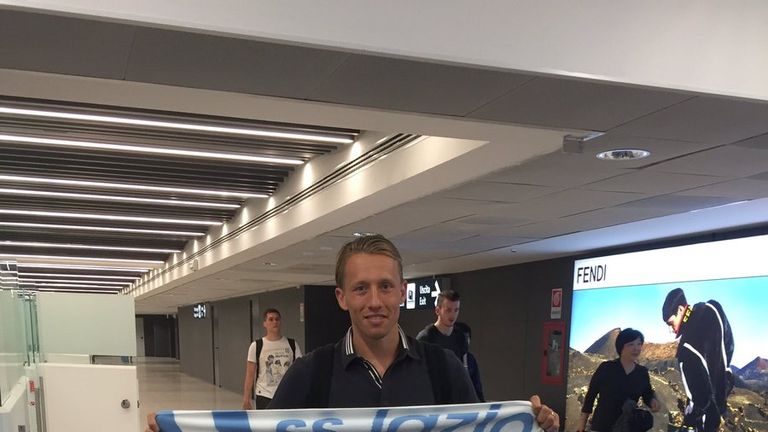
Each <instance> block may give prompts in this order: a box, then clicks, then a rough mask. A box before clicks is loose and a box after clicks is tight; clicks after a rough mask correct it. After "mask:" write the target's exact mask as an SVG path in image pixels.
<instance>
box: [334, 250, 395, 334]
mask: <svg viewBox="0 0 768 432" xmlns="http://www.w3.org/2000/svg"><path fill="white" fill-rule="evenodd" d="M405 291H406V289H405V281H403V280H402V278H401V277H400V273H399V272H398V267H397V262H396V261H395V260H393V259H392V258H390V257H388V256H386V255H378V254H367V253H356V254H354V255H352V256H350V257H349V259H347V263H346V266H345V267H344V286H342V287H336V300H338V302H339V306H340V307H341V308H342V309H344V310H345V311H348V312H349V317H350V319H351V321H352V331H353V332H354V334H355V335H358V336H360V337H362V338H364V339H367V340H379V339H383V338H384V337H386V336H387V335H391V334H392V333H393V332H395V333H396V332H397V320H398V319H399V318H400V304H401V303H403V301H404V300H405Z"/></svg>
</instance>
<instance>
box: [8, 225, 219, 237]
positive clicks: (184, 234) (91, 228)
mask: <svg viewBox="0 0 768 432" xmlns="http://www.w3.org/2000/svg"><path fill="white" fill-rule="evenodd" d="M0 226H13V227H19V228H47V229H64V230H83V231H104V232H122V233H132V234H153V235H170V236H181V237H200V236H203V235H205V233H202V232H191V231H167V230H151V229H139V228H113V227H99V226H88V225H60V224H44V223H28V222H0Z"/></svg>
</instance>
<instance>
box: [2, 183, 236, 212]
mask: <svg viewBox="0 0 768 432" xmlns="http://www.w3.org/2000/svg"><path fill="white" fill-rule="evenodd" d="M0 194H10V195H26V196H46V197H61V198H73V199H83V200H93V201H122V202H136V203H146V204H158V205H172V206H189V207H210V208H226V209H236V208H240V205H239V204H226V203H215V202H209V201H184V200H172V199H156V198H135V197H126V196H115V195H94V194H80V193H69V192H49V191H36V190H27V189H9V188H0Z"/></svg>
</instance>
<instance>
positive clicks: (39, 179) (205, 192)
mask: <svg viewBox="0 0 768 432" xmlns="http://www.w3.org/2000/svg"><path fill="white" fill-rule="evenodd" d="M0 180H6V181H11V182H20V183H39V184H55V185H65V186H82V187H89V188H105V189H125V190H139V191H149V192H169V193H180V194H192V195H216V196H221V197H239V198H268V197H269V195H267V194H260V193H245V192H232V191H221V190H208V189H187V188H175V187H165V186H145V185H137V184H130V183H111V182H97V181H84V180H63V179H56V178H45V177H25V176H15V175H0Z"/></svg>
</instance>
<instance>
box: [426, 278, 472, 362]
mask: <svg viewBox="0 0 768 432" xmlns="http://www.w3.org/2000/svg"><path fill="white" fill-rule="evenodd" d="M460 308H461V297H460V296H459V293H457V292H456V291H454V290H450V289H448V290H445V291H441V292H440V294H438V295H437V303H436V306H435V314H436V315H437V320H436V321H435V323H434V324H429V325H428V326H426V327H424V329H423V330H422V331H420V332H419V334H417V335H416V339H418V340H420V341H422V342H429V343H433V344H436V345H440V346H441V347H443V348H445V349H448V350H451V351H453V353H454V354H456V357H458V358H459V359H464V355H465V354H466V353H467V351H469V343H468V342H467V335H466V334H465V333H463V332H461V331H455V328H454V326H453V325H454V324H455V323H456V320H457V319H458V318H459V309H460Z"/></svg>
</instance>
